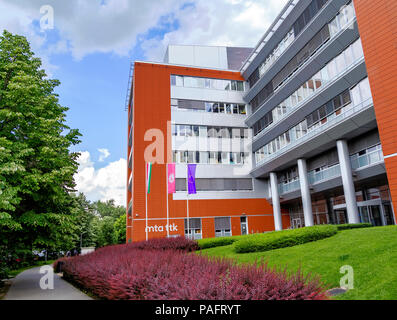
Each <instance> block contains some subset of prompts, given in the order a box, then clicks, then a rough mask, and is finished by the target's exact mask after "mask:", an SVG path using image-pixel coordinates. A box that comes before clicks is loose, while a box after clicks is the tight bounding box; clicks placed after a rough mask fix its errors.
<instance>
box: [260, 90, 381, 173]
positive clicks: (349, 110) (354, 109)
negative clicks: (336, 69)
mask: <svg viewBox="0 0 397 320" xmlns="http://www.w3.org/2000/svg"><path fill="white" fill-rule="evenodd" d="M372 106H373V100H372V98H369V99H367V100H365V101H363V102H361V103H359V104H357V105H355V106H351V105H350V106H346V107H345V109H344V110H343V112H342V113H341V114H339V115H335V116H334V117H333V118H332V119H329V120H328V121H327V122H326V123H324V124H322V125H320V126H318V127H316V128H315V129H313V130H311V131H308V132H307V133H306V134H305V135H303V136H302V137H300V138H298V139H296V140H293V141H291V142H290V143H289V144H287V145H286V146H284V147H283V148H281V149H279V150H278V151H276V152H274V153H272V154H270V155H267V156H266V157H265V158H264V159H263V160H262V161H260V162H258V163H257V164H256V167H255V168H258V167H260V166H261V165H264V164H266V163H268V162H270V161H272V160H273V159H275V158H278V157H280V155H282V154H284V153H286V152H288V151H290V150H292V149H294V148H296V147H297V146H298V145H302V144H304V143H306V142H307V141H309V140H311V139H312V138H314V137H316V136H318V135H320V134H322V133H324V132H325V131H326V130H328V129H329V128H331V127H334V126H335V125H336V124H338V123H341V122H342V121H344V120H346V119H348V118H350V117H352V116H354V115H356V114H358V113H360V112H361V111H363V110H365V109H368V108H370V107H372ZM254 170H255V169H254Z"/></svg>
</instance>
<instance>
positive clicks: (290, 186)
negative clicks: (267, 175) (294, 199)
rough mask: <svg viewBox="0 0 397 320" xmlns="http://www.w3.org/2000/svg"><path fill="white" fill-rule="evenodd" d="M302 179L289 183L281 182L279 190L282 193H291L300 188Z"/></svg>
mask: <svg viewBox="0 0 397 320" xmlns="http://www.w3.org/2000/svg"><path fill="white" fill-rule="evenodd" d="M300 187H301V186H300V181H299V179H297V180H294V181H291V182H288V183H280V184H279V185H278V192H279V193H280V195H282V194H285V193H290V192H293V191H296V190H300Z"/></svg>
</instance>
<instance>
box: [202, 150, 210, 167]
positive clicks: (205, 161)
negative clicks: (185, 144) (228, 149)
mask: <svg viewBox="0 0 397 320" xmlns="http://www.w3.org/2000/svg"><path fill="white" fill-rule="evenodd" d="M208 163H209V152H206V151H204V152H203V151H202V152H200V164H208Z"/></svg>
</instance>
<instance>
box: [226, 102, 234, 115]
mask: <svg viewBox="0 0 397 320" xmlns="http://www.w3.org/2000/svg"><path fill="white" fill-rule="evenodd" d="M225 109H226V113H227V114H232V113H233V109H232V105H231V104H230V103H227V104H226V108H225Z"/></svg>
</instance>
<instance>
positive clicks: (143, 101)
mask: <svg viewBox="0 0 397 320" xmlns="http://www.w3.org/2000/svg"><path fill="white" fill-rule="evenodd" d="M171 74H178V75H190V76H198V77H207V78H219V79H231V80H243V78H241V75H240V74H239V73H238V72H229V71H217V70H206V69H199V68H187V67H177V66H167V65H159V64H150V63H139V62H137V63H135V70H134V103H133V113H134V115H133V126H134V134H133V148H134V150H133V188H132V189H133V190H132V193H131V194H130V193H128V195H127V205H128V203H129V201H130V199H131V197H132V198H133V211H132V219H128V224H129V225H132V234H131V233H128V232H127V241H128V239H132V241H140V240H145V239H146V233H145V225H146V222H145V218H146V216H145V211H146V207H145V160H144V152H145V149H146V147H147V146H148V145H150V144H152V141H144V135H145V132H146V131H147V130H149V129H153V128H157V129H160V130H161V131H162V132H163V133H164V136H165V148H164V161H165V163H167V162H169V163H170V162H172V159H168V161H167V156H168V157H170V156H171V152H170V151H171V148H172V147H171V132H168V133H167V122H168V121H171V106H170V102H171V88H170V76H171ZM167 150H168V151H169V153H168V154H167ZM129 173H130V172H129ZM168 199H169V216H170V218H171V220H170V221H172V222H175V223H177V224H178V230H179V231H178V232H180V234H181V235H183V234H184V225H183V223H184V220H183V219H181V218H184V217H186V216H187V210H186V201H185V200H180V201H173V200H172V195H169V196H168ZM166 201H167V198H166V165H165V164H154V165H153V171H152V181H151V193H150V194H149V195H148V219H162V220H153V221H152V220H149V222H150V223H149V225H155V224H165V222H166V220H164V219H165V218H166V208H167V205H166ZM243 214H245V215H247V216H248V223H249V230H250V232H251V230H255V232H263V231H270V230H274V222H273V209H272V206H271V205H270V204H269V202H268V201H267V200H265V199H232V200H190V201H189V216H190V217H202V218H203V219H202V228H203V237H213V236H214V235H215V231H214V218H213V217H214V216H230V217H238V218H233V219H232V232H233V234H240V232H241V231H240V222H239V217H240V216H242V215H243ZM256 215H261V217H253V216H256ZM265 215H266V216H265ZM204 217H211V218H208V219H204ZM172 218H179V219H175V220H174V219H172ZM288 225H289V224H288V222H287V224H286V226H288ZM165 235H166V232H163V233H156V234H152V233H150V234H149V238H152V237H158V236H161V237H164V236H165Z"/></svg>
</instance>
